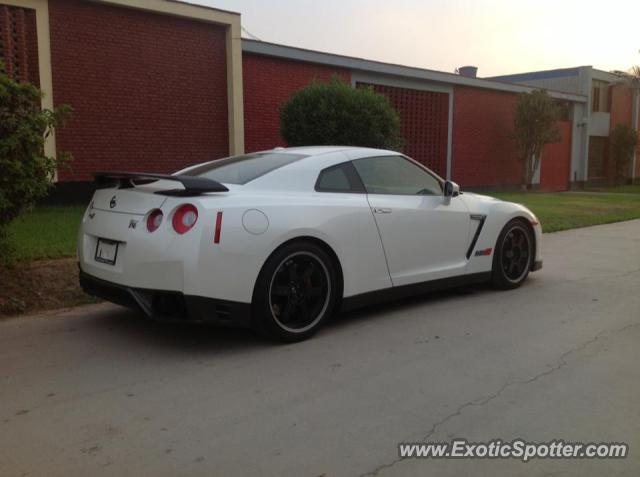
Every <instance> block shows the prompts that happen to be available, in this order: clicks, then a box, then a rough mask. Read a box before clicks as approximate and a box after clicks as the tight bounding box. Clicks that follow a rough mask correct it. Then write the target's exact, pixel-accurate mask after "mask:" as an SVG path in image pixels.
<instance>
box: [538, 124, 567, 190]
mask: <svg viewBox="0 0 640 477" xmlns="http://www.w3.org/2000/svg"><path fill="white" fill-rule="evenodd" d="M558 128H559V129H560V136H561V138H562V139H561V140H560V142H555V143H551V144H547V145H546V146H545V148H544V149H543V151H542V161H541V165H540V189H541V190H545V191H559V190H567V189H569V174H570V171H571V122H570V121H562V122H559V123H558Z"/></svg>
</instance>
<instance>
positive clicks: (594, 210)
mask: <svg viewBox="0 0 640 477" xmlns="http://www.w3.org/2000/svg"><path fill="white" fill-rule="evenodd" d="M626 187H627V190H626V191H624V190H621V189H624V188H622V187H621V188H616V189H615V190H609V191H608V192H602V193H597V192H552V193H544V192H529V193H491V194H490V195H491V196H493V197H497V198H498V199H503V200H509V201H512V202H518V203H520V204H523V205H525V206H526V207H528V208H529V209H531V211H532V212H533V213H534V214H536V216H537V217H538V219H539V220H540V222H541V223H542V230H543V231H544V232H557V231H559V230H567V229H573V228H576V227H587V226H589V225H598V224H608V223H611V222H620V221H622V220H631V219H637V218H640V193H633V192H634V190H633V189H631V188H632V187H638V186H626ZM621 192H624V194H621ZM627 192H628V193H627ZM637 192H640V190H639V191H637Z"/></svg>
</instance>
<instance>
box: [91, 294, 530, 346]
mask: <svg viewBox="0 0 640 477" xmlns="http://www.w3.org/2000/svg"><path fill="white" fill-rule="evenodd" d="M523 286H527V283H525V284H524V285H523ZM500 293H501V292H499V291H496V290H494V289H492V288H491V286H490V285H485V284H479V285H468V286H460V287H457V288H451V289H447V290H441V291H434V292H429V293H426V294H423V295H417V296H413V297H408V298H402V299H399V300H395V301H390V302H385V303H382V304H376V305H372V306H367V307H364V308H360V309H358V310H354V311H349V312H340V313H338V314H337V315H336V316H334V317H333V318H332V319H331V320H329V321H328V322H327V323H326V325H325V326H324V327H323V329H322V330H320V333H319V335H320V336H321V335H325V336H326V335H327V334H329V335H331V334H335V333H341V332H342V331H343V330H344V329H348V328H350V327H354V326H358V325H359V324H360V323H361V322H362V321H365V320H366V321H367V322H371V321H372V320H373V321H375V320H385V319H389V314H390V313H398V312H403V311H409V310H413V309H415V308H419V307H424V306H427V305H429V304H436V303H438V304H441V303H445V302H448V301H456V300H461V299H465V298H471V297H477V296H479V295H484V294H497V295H499V294H500ZM93 318H94V319H92V320H91V321H90V323H86V324H87V326H90V327H91V328H93V331H95V332H100V333H116V334H117V335H118V338H119V339H120V340H121V341H123V342H125V343H133V344H134V345H136V346H140V345H144V346H145V347H157V348H160V349H171V350H175V351H182V352H188V353H193V352H196V353H197V352H210V351H216V352H227V351H228V352H232V351H237V352H246V351H248V350H261V349H269V348H273V347H283V346H284V347H286V346H289V347H295V346H300V345H302V346H304V342H303V343H279V342H276V341H272V340H269V339H267V338H265V337H262V336H260V335H258V334H257V333H255V332H254V331H252V330H249V329H246V328H234V327H222V326H215V325H211V324H197V323H179V322H178V323H165V322H159V321H154V320H150V319H148V318H146V317H145V316H144V315H143V314H142V313H139V312H136V311H133V310H129V309H126V308H122V307H117V308H116V307H108V309H106V310H103V311H101V312H99V313H96V314H95V316H93ZM320 336H318V337H320ZM312 339H314V338H312ZM315 339H317V338H315Z"/></svg>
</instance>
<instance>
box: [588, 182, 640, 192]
mask: <svg viewBox="0 0 640 477" xmlns="http://www.w3.org/2000/svg"><path fill="white" fill-rule="evenodd" d="M589 192H612V193H616V194H640V184H634V185H623V186H616V187H598V188H593V189H589Z"/></svg>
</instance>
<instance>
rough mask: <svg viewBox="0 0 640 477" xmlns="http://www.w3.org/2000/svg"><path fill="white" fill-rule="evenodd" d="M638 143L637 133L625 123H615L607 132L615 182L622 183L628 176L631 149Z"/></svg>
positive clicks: (631, 156)
mask: <svg viewBox="0 0 640 477" xmlns="http://www.w3.org/2000/svg"><path fill="white" fill-rule="evenodd" d="M637 144H638V134H637V133H636V131H635V130H634V129H633V128H632V127H630V126H627V125H625V124H617V125H616V127H614V128H613V129H612V130H611V133H610V134H609V145H610V148H611V160H612V161H613V166H614V168H615V182H616V184H624V183H625V182H626V180H627V178H628V177H629V172H630V169H631V160H632V159H633V150H634V148H635V147H636V145H637Z"/></svg>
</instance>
